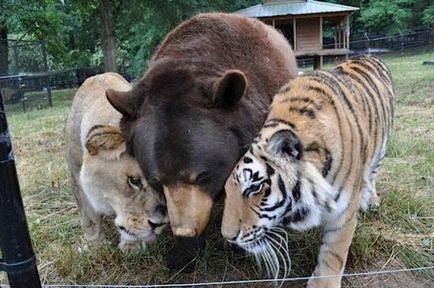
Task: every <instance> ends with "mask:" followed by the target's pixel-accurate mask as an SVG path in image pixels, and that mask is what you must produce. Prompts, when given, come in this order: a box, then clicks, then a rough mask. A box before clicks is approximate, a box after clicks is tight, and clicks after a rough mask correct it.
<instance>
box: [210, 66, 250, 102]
mask: <svg viewBox="0 0 434 288" xmlns="http://www.w3.org/2000/svg"><path fill="white" fill-rule="evenodd" d="M246 87H247V79H246V76H245V75H244V73H243V72H241V71H240V70H228V71H226V72H225V73H224V74H223V75H222V76H221V77H220V78H218V79H217V80H216V81H215V82H214V84H213V85H212V93H213V96H212V101H213V103H214V105H215V106H224V107H231V106H233V105H235V104H236V103H238V101H240V99H241V98H242V97H243V96H244V94H245V92H246Z"/></svg>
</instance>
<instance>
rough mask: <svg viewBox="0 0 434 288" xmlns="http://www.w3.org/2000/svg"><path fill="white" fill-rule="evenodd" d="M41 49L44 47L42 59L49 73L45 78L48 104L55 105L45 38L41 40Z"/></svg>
mask: <svg viewBox="0 0 434 288" xmlns="http://www.w3.org/2000/svg"><path fill="white" fill-rule="evenodd" d="M41 49H42V61H43V62H44V71H45V72H46V73H47V77H46V78H45V83H46V88H47V97H48V105H50V107H53V101H52V99H51V87H50V72H49V71H48V62H47V51H46V50H45V40H42V41H41Z"/></svg>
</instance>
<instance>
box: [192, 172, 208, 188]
mask: <svg viewBox="0 0 434 288" xmlns="http://www.w3.org/2000/svg"><path fill="white" fill-rule="evenodd" d="M210 181H211V175H210V174H209V173H208V172H202V173H200V174H199V175H198V176H197V178H196V181H195V182H196V183H197V184H199V185H205V184H208V183H209V182H210Z"/></svg>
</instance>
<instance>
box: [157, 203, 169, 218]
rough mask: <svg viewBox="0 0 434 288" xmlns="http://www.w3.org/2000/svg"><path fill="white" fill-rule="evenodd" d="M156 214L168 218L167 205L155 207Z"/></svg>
mask: <svg viewBox="0 0 434 288" xmlns="http://www.w3.org/2000/svg"><path fill="white" fill-rule="evenodd" d="M155 212H157V213H159V214H160V215H161V216H163V217H164V216H166V215H167V206H166V205H157V207H155Z"/></svg>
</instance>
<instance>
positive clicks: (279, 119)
mask: <svg viewBox="0 0 434 288" xmlns="http://www.w3.org/2000/svg"><path fill="white" fill-rule="evenodd" d="M394 100H395V92H394V88H393V83H392V77H391V73H390V71H389V69H388V68H387V66H386V65H385V63H384V62H383V61H382V60H380V59H379V58H376V57H373V56H358V57H355V58H350V59H348V60H346V62H344V63H342V64H340V65H338V66H335V67H334V68H332V69H331V70H330V71H321V70H316V71H311V72H307V73H304V74H303V75H300V76H299V77H298V78H296V79H294V80H291V81H290V82H289V83H287V84H286V85H285V86H284V87H282V88H281V89H280V91H279V92H278V93H277V95H275V97H274V99H273V102H272V104H271V106H270V111H269V114H268V117H267V119H266V121H265V122H264V124H263V127H262V129H261V130H260V132H259V134H258V136H257V137H256V138H255V139H254V140H253V143H252V144H251V145H250V146H249V147H247V148H246V150H247V152H246V153H245V154H244V155H243V156H242V157H241V159H240V160H239V162H238V163H237V164H236V166H235V168H234V169H233V171H232V172H231V174H230V176H229V178H228V179H227V181H226V184H225V191H226V199H225V205H224V212H223V222H222V229H221V230H222V231H221V232H222V235H223V237H224V238H225V239H226V240H228V241H229V242H231V243H234V244H236V245H238V246H239V247H241V248H243V249H244V250H246V251H248V252H250V253H251V254H253V255H255V257H256V258H257V259H259V260H257V261H259V263H261V262H264V264H265V266H266V268H267V270H269V272H270V271H271V274H272V276H274V277H275V278H277V277H278V275H279V271H278V270H279V269H280V265H279V262H280V260H279V259H283V260H284V268H285V271H284V273H285V276H286V274H287V268H288V262H289V253H288V247H287V239H285V238H284V237H283V235H282V233H281V232H282V231H283V232H284V233H286V231H285V230H284V229H283V228H284V227H289V228H290V229H293V230H295V231H306V230H309V229H311V228H314V227H319V228H320V231H321V237H322V239H321V240H322V244H321V246H320V251H319V255H318V260H317V265H316V267H315V270H314V272H313V274H312V276H311V277H310V278H309V280H308V283H307V287H309V288H313V287H322V288H324V287H341V280H342V274H343V271H344V268H345V263H346V259H347V254H348V250H349V247H350V244H351V241H352V238H353V234H354V231H355V228H356V224H357V216H358V212H359V210H366V209H367V208H368V207H369V206H371V205H375V206H376V205H379V203H380V199H379V197H378V195H377V192H376V188H375V179H376V176H377V173H378V169H379V167H380V162H381V160H382V159H383V158H384V157H385V154H386V145H387V141H388V139H389V138H390V135H391V132H392V126H393V115H394ZM287 236H288V235H287V234H286V237H287ZM280 246H282V247H283V249H282V248H281V247H280Z"/></svg>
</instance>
